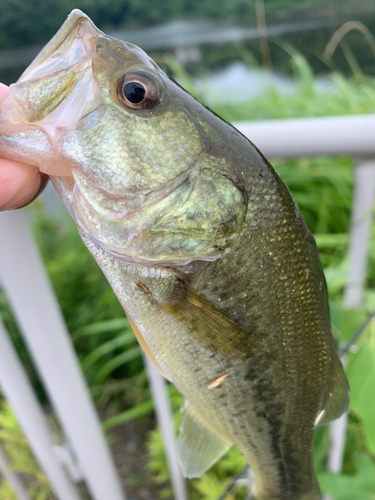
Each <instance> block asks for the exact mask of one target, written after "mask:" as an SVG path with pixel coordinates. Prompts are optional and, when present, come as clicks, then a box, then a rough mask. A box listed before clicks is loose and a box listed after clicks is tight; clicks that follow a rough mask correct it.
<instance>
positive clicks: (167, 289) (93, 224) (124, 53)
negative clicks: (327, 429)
mask: <svg viewBox="0 0 375 500" xmlns="http://www.w3.org/2000/svg"><path fill="white" fill-rule="evenodd" d="M125 82H127V83H125ZM129 83H130V84H131V88H132V89H133V90H132V92H131V93H129V92H127V90H126V89H128V88H129V87H127V85H129ZM133 91H134V92H133ZM133 95H134V96H136V98H135V100H134V99H133V97H132V96H133ZM129 99H130V100H129ZM132 99H133V100H132ZM0 155H1V156H4V157H7V158H10V159H17V160H21V161H24V162H26V163H29V164H32V165H37V166H38V167H39V168H40V169H41V170H42V171H43V172H45V173H47V174H49V175H50V176H51V178H52V182H53V184H54V186H55V187H56V189H57V191H58V193H59V194H60V196H61V197H62V199H63V201H64V203H65V205H66V207H67V209H68V211H69V213H70V215H71V216H72V218H73V220H74V221H75V223H76V224H77V226H78V229H79V231H80V234H81V237H82V239H83V241H84V243H85V244H86V246H87V247H88V249H89V250H90V252H91V253H92V255H93V256H94V258H95V259H96V261H97V262H98V264H99V266H100V267H101V269H102V270H103V272H104V274H105V276H106V277H107V279H108V281H109V282H110V284H111V286H112V288H113V290H114V291H115V293H116V295H117V297H118V299H119V301H120V302H121V304H122V306H123V307H124V310H125V312H126V314H127V315H128V318H129V321H130V323H131V326H132V328H133V330H134V333H135V335H136V337H137V339H138V341H139V342H140V344H141V346H142V348H143V349H144V351H145V353H146V354H147V355H148V356H149V357H150V359H151V360H152V362H153V363H154V364H155V366H156V367H157V369H158V370H159V371H160V372H161V373H162V374H163V375H164V376H165V377H166V378H168V379H169V380H170V381H172V382H173V383H175V385H176V387H177V388H178V390H179V391H180V392H181V393H182V394H183V395H184V397H185V405H184V417H183V420H182V424H181V427H180V432H179V437H178V442H177V445H178V454H179V460H180V465H181V468H182V471H183V473H184V475H185V476H186V477H197V476H200V475H201V474H203V473H204V472H205V471H206V470H207V469H209V467H211V466H212V465H213V464H214V463H215V462H216V461H217V460H218V459H219V458H220V457H221V456H222V455H223V454H224V453H225V451H226V450H227V449H228V448H229V447H230V446H231V445H235V446H237V447H238V448H239V450H240V451H241V452H242V453H243V455H244V457H245V458H246V460H247V461H248V462H249V464H250V465H251V467H252V469H253V471H254V477H255V482H254V485H253V488H252V498H253V499H254V500H320V499H321V495H320V492H319V486H318V484H317V481H316V478H315V475H314V470H313V434H314V426H315V424H316V423H317V422H319V423H326V422H329V421H330V420H333V419H334V418H337V417H338V416H340V415H341V414H342V413H343V412H344V411H345V410H346V408H347V406H348V386H347V382H346V379H345V375H344V373H343V370H342V366H341V364H340V361H339V359H338V357H337V354H336V352H335V348H334V342H333V339H332V335H331V331H330V319H329V309H328V301H327V290H326V284H325V279H324V275H323V271H322V267H321V265H320V262H319V256H318V251H317V247H316V244H315V241H314V239H313V237H312V235H311V234H310V232H309V230H308V228H307V226H306V224H305V222H304V221H303V219H302V216H301V214H300V212H299V210H298V207H297V205H296V203H295V202H294V200H293V198H292V196H291V194H290V192H289V190H288V188H287V187H286V186H285V184H284V183H283V182H282V180H281V179H280V178H279V176H278V175H277V173H276V172H275V171H274V169H273V168H272V166H271V165H270V164H269V163H268V162H267V160H266V159H265V158H264V157H263V155H262V154H261V153H260V152H259V150H258V149H257V148H256V147H255V146H254V145H253V144H252V143H251V142H249V141H248V140H247V139H246V138H245V137H243V136H242V135H241V134H240V133H239V132H238V131H237V130H236V129H234V128H233V127H232V126H230V125H229V124H227V123H226V122H224V121H223V120H221V119H220V118H219V117H218V116H217V115H215V114H214V113H212V112H211V111H210V110H209V109H208V108H206V107H205V106H204V105H203V104H202V103H200V102H199V101H197V100H196V99H194V98H193V97H192V96H191V95H189V94H188V93H187V92H185V91H184V90H183V89H182V88H181V87H179V86H178V85H177V84H176V83H175V82H173V81H172V80H170V79H169V78H168V76H167V75H166V74H165V73H163V71H161V70H160V68H158V66H157V65H156V64H155V63H154V61H152V60H151V59H150V58H149V57H148V56H147V55H146V54H145V53H144V52H143V51H142V50H141V49H139V48H138V47H136V46H134V45H132V44H129V43H126V42H122V41H119V40H115V39H113V38H111V37H108V36H106V35H105V34H104V33H103V32H101V31H100V30H98V29H97V28H96V27H95V26H94V25H93V23H92V22H91V21H90V19H89V18H88V17H87V16H86V15H85V14H83V13H82V12H81V11H78V10H75V11H73V12H72V13H71V14H70V16H69V17H68V19H67V21H66V22H65V23H64V25H63V26H62V28H61V29H60V31H59V32H58V33H57V34H56V35H55V37H54V38H53V39H52V40H51V42H50V43H49V44H48V45H47V46H46V47H45V48H44V49H43V51H42V52H41V54H39V56H38V57H37V58H36V59H35V61H34V62H33V63H32V64H31V65H30V66H29V68H27V69H26V71H25V72H24V73H23V75H22V76H21V78H20V79H19V81H18V82H16V83H15V84H13V85H11V87H10V90H9V93H8V95H7V96H6V98H5V99H4V100H3V102H2V103H1V107H0Z"/></svg>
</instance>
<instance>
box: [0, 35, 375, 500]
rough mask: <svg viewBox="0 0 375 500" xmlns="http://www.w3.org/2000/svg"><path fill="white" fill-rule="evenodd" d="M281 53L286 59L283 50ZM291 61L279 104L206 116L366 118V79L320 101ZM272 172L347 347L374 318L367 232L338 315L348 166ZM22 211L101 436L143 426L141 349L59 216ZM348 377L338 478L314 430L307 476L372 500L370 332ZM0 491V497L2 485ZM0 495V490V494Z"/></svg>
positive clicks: (218, 484) (217, 469) (307, 163)
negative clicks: (312, 244) (359, 272)
mask: <svg viewBox="0 0 375 500" xmlns="http://www.w3.org/2000/svg"><path fill="white" fill-rule="evenodd" d="M0 31H1V30H0ZM288 50H289V51H292V49H290V48H288ZM292 53H293V58H291V63H290V64H291V65H292V67H293V69H294V74H295V80H296V83H297V90H296V92H295V94H293V95H282V94H279V93H278V92H277V91H276V90H275V89H274V88H268V89H265V91H264V94H263V95H262V96H261V97H259V98H256V99H253V100H251V101H249V102H246V103H241V104H239V105H226V104H225V103H224V104H219V105H217V106H215V107H214V109H215V111H216V112H218V113H219V114H220V115H222V116H223V117H224V118H225V119H227V120H229V121H239V120H256V119H267V118H289V117H303V116H325V115H343V114H350V113H352V114H358V113H370V112H373V111H374V109H375V85H374V83H375V82H374V80H373V79H370V78H368V77H365V76H363V75H357V76H356V78H354V77H353V78H351V79H346V78H344V77H343V76H342V75H340V74H332V75H331V81H332V85H331V86H330V88H329V89H328V90H326V91H325V92H322V91H318V90H317V87H316V85H315V83H314V82H313V78H312V72H311V70H310V68H309V66H308V65H307V64H306V61H305V60H304V59H303V58H302V56H300V55H299V54H298V53H296V52H295V51H293V52H292ZM164 64H165V65H166V66H167V67H168V69H169V70H172V72H173V73H174V75H175V76H176V77H177V78H178V79H179V80H180V81H181V83H182V84H183V85H186V86H187V87H189V89H190V90H192V91H194V87H193V85H192V81H191V79H190V78H189V77H188V75H187V74H186V73H185V71H184V69H183V68H181V67H180V66H179V65H178V64H177V63H176V62H175V61H172V60H168V59H165V60H164ZM273 164H274V166H275V168H276V169H277V171H278V172H279V174H280V175H281V177H282V178H283V179H284V181H285V182H286V183H287V185H288V186H289V188H290V190H291V191H292V194H293V196H294V198H295V199H296V201H297V203H298V204H299V207H300V209H301V211H302V213H303V216H304V218H305V220H306V222H307V224H308V225H309V227H310V229H311V230H312V232H313V233H314V235H315V238H316V241H317V243H318V246H319V249H320V255H321V260H322V263H323V265H324V268H325V273H326V278H327V282H328V288H329V293H330V305H331V313H332V325H333V333H334V336H335V338H336V340H337V343H338V344H340V343H343V342H345V341H347V340H348V339H349V338H350V336H351V335H352V334H353V332H354V331H355V330H356V328H357V327H358V326H359V325H360V324H361V323H362V322H363V321H364V319H365V318H366V317H367V315H368V314H369V312H370V311H372V310H373V309H375V253H374V251H373V249H374V248H375V231H374V229H375V228H373V231H372V235H371V244H370V248H371V249H372V252H371V255H370V261H369V272H368V279H367V283H366V291H365V296H364V300H363V306H362V307H361V308H360V309H359V310H356V311H349V310H344V309H343V308H342V306H341V302H342V292H343V287H344V285H345V280H346V271H347V256H348V230H349V226H350V211H351V204H352V192H353V167H354V160H353V158H349V157H337V158H327V157H319V158H299V159H294V160H283V161H280V160H277V161H274V162H273ZM30 211H31V212H32V215H33V221H34V223H33V225H34V231H35V236H36V238H37V240H38V243H39V246H40V248H41V251H42V254H43V258H44V262H45V265H46V267H47V270H48V273H49V275H50V278H51V281H52V283H53V286H54V288H55V291H56V294H57V296H58V300H59V302H60V305H61V308H62V310H63V314H64V317H65V319H66V322H67V325H68V328H69V331H70V332H71V335H72V340H73V342H74V345H75V348H76V350H77V353H78V356H79V359H80V362H81V366H82V369H83V371H84V373H85V376H86V379H87V381H88V384H89V386H90V389H91V392H92V395H93V397H94V400H95V402H96V404H97V407H98V409H100V410H101V411H102V412H103V415H105V418H106V421H105V423H104V427H105V428H106V429H109V428H111V427H114V426H116V425H120V424H121V423H123V422H127V421H129V420H131V419H135V418H139V419H141V421H142V418H144V416H148V415H150V413H151V412H152V408H153V402H152V401H151V399H150V395H149V392H148V389H147V383H146V376H145V373H144V370H143V365H142V358H141V354H140V349H139V347H138V345H137V343H136V341H135V339H134V337H133V335H132V333H131V331H130V327H129V324H128V322H127V320H126V318H125V317H124V314H123V312H122V310H121V307H120V305H119V304H118V302H117V299H116V298H115V296H114V294H113V292H112V290H111V289H110V287H109V285H108V284H107V282H106V280H105V279H104V277H103V275H102V273H101V271H100V270H99V268H98V267H97V265H96V264H95V262H94V261H93V259H92V257H91V256H90V254H89V253H88V251H87V250H86V249H85V247H84V246H83V244H82V242H81V240H80V239H79V237H78V234H77V232H76V229H75V227H74V226H73V223H72V222H71V221H70V220H69V219H68V217H67V216H65V215H64V216H61V217H58V218H55V219H51V218H49V217H48V216H47V214H46V213H45V211H44V208H43V206H42V205H41V203H40V202H36V203H34V204H33V206H32V207H30ZM0 312H1V315H2V318H3V320H4V322H5V323H6V326H7V328H8V330H9V331H10V333H11V336H12V339H13V341H14V343H15V345H16V347H17V350H18V352H19V354H20V355H21V357H22V360H23V362H24V364H25V366H26V368H27V370H28V372H29V373H30V374H31V379H32V381H33V384H34V387H35V388H36V389H37V392H38V394H39V396H40V399H41V400H42V401H43V402H45V397H44V395H43V390H42V387H41V385H40V383H39V382H38V379H37V376H36V375H35V374H34V372H33V370H32V366H31V363H30V361H29V360H28V356H27V353H26V351H25V348H24V346H23V343H22V340H21V338H20V336H19V333H18V331H17V328H16V325H15V323H14V321H13V319H12V315H11V312H10V309H9V307H8V304H7V301H6V298H5V295H4V294H0ZM347 374H348V378H349V382H350V384H351V387H352V398H351V410H350V419H349V427H348V434H347V446H346V453H345V459H344V469H343V473H342V474H340V475H338V476H336V477H333V476H332V475H330V474H328V473H327V472H326V460H327V453H328V448H329V439H328V429H327V428H319V429H318V430H317V434H316V449H315V465H316V470H317V473H318V478H319V480H320V483H321V486H322V488H323V491H324V492H325V493H329V494H331V495H332V496H333V497H334V498H335V500H349V499H350V500H352V499H353V498H355V499H356V500H357V499H358V500H374V498H375V484H374V477H375V476H374V473H375V460H374V457H375V402H374V393H373V391H374V387H375V325H374V322H373V323H372V324H371V325H369V327H368V328H367V329H366V332H365V333H364V335H363V336H362V338H361V340H360V342H359V346H358V349H357V350H355V351H353V352H350V353H349V355H348V363H347ZM169 390H170V395H171V399H172V406H173V409H174V411H175V419H176V427H177V426H178V421H179V419H180V418H181V414H180V413H179V412H178V408H179V407H180V405H181V401H182V398H181V396H179V395H178V393H177V391H176V390H175V389H174V387H173V386H169ZM2 414H4V415H6V416H7V415H9V413H8V410H4V409H2V410H1V411H0V416H1V415H2ZM6 418H8V417H6ZM3 420H4V419H2V420H0V441H1V442H2V444H3V446H4V447H6V445H7V443H8V444H10V443H11V442H12V440H14V436H16V435H18V430H15V427H14V426H13V427H12V429H13V430H12V431H11V432H10V431H9V426H8V427H7V429H8V431H7V433H4V432H2V429H3V428H4V422H3ZM12 425H13V424H12ZM148 442H149V445H148V449H149V456H150V460H149V468H150V473H152V474H153V475H154V477H155V480H156V482H157V485H158V488H159V491H160V498H169V497H170V485H169V484H168V473H167V466H166V462H165V458H164V454H163V447H162V441H161V437H160V433H159V431H157V430H154V431H152V432H151V433H150V435H149V438H148ZM6 449H7V450H8V448H6ZM9 449H10V448H9ZM17 449H18V453H19V454H24V455H25V457H26V458H27V457H28V456H29V455H28V453H29V452H28V451H27V448H23V447H18V448H17ZM9 455H10V458H11V461H12V464H13V466H14V467H15V468H16V469H17V470H20V471H21V472H22V473H24V472H25V473H26V472H27V471H25V470H24V468H22V467H23V465H20V462H19V461H18V458H17V457H13V456H11V454H10V452H9ZM22 460H24V458H23V459H22ZM243 465H244V464H243V459H242V457H241V455H240V454H239V452H238V451H237V450H235V449H231V450H230V451H229V452H228V454H227V455H226V456H225V457H223V459H222V460H221V461H220V462H219V463H218V464H217V465H215V466H214V467H213V468H212V469H211V470H210V471H209V472H208V473H206V474H205V475H204V476H203V477H202V478H200V479H197V480H193V481H190V490H191V495H192V497H191V498H192V499H194V500H216V498H217V497H218V496H219V494H220V492H221V491H222V490H223V489H224V488H225V487H226V486H227V485H228V484H229V483H230V481H231V480H232V478H233V477H234V476H235V474H236V473H237V472H239V471H240V470H241V469H242V468H243ZM28 470H29V469H28ZM38 474H39V473H35V478H36V480H37V481H39V482H40V483H41V486H40V487H41V488H42V485H43V484H44V483H43V481H44V479H42V478H41V476H40V475H38ZM0 488H5V486H4V483H2V485H1V486H0ZM1 491H2V490H1V489H0V493H1ZM0 496H1V494H0ZM244 497H245V491H244V488H241V489H236V490H233V493H231V495H230V496H229V497H228V499H229V500H234V498H237V499H240V498H244ZM1 498H3V496H1ZM4 498H6V499H8V498H9V500H10V499H11V496H8V497H7V496H4ZM35 498H39V497H35ZM40 498H43V497H40Z"/></svg>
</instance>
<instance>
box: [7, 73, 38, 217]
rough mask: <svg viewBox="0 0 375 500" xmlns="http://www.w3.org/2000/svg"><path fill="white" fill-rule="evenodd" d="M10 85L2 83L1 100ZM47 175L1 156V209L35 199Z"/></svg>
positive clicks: (8, 208) (11, 208)
mask: <svg viewBox="0 0 375 500" xmlns="http://www.w3.org/2000/svg"><path fill="white" fill-rule="evenodd" d="M7 92H8V87H7V86H6V85H3V84H2V83H0V100H1V99H2V98H3V97H4V96H5V94H6V93H7ZM47 181H48V177H47V175H45V174H43V173H41V172H40V171H39V169H38V168H37V167H34V166H32V165H26V164H25V163H20V162H17V161H12V160H6V159H5V158H0V210H13V209H15V208H21V207H23V206H25V205H27V204H28V203H30V202H31V201H33V200H34V198H36V197H37V196H38V195H39V194H40V193H41V192H42V191H43V189H44V187H45V186H46V184H47Z"/></svg>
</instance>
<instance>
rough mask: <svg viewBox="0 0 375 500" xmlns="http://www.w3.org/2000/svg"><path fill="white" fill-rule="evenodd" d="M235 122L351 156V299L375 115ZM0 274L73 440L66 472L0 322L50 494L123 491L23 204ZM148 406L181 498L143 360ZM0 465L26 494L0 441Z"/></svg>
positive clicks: (1, 358)
mask: <svg viewBox="0 0 375 500" xmlns="http://www.w3.org/2000/svg"><path fill="white" fill-rule="evenodd" d="M236 126H237V128H238V129H239V130H240V131H241V132H242V133H243V134H244V135H246V136H247V137H248V138H249V139H250V140H251V141H252V142H254V143H255V144H256V145H257V147H258V148H259V149H260V150H261V151H262V152H263V153H264V154H265V156H266V157H269V158H273V157H297V156H311V155H340V154H346V155H353V156H356V157H357V158H358V159H357V162H356V168H355V194H354V202H353V217H352V228H351V234H350V249H349V275H348V281H347V286H346V289H345V297H344V305H345V306H348V307H349V306H350V307H357V306H359V305H360V302H361V297H362V292H363V287H364V280H365V270H366V260H367V252H368V241H369V231H370V225H371V208H372V204H373V201H374V197H375V115H368V116H351V117H340V118H316V119H315V118H314V119H299V120H279V121H268V122H254V123H239V124H237V125H236ZM0 235H1V245H0V283H1V285H2V286H3V287H4V289H5V291H6V293H7V295H8V298H9V300H10V303H11V305H12V308H13V311H14V314H15V317H16V319H17V322H18V325H19V327H20V330H21V332H22V335H23V337H24V339H25V341H26V344H27V346H28V349H29V351H30V354H31V357H32V359H33V361H34V363H35V366H36V368H37V370H38V372H39V375H40V377H41V380H42V382H43V384H44V386H45V388H46V390H47V393H48V396H49V399H50V402H51V403H52V406H53V407H54V410H55V411H56V414H57V416H58V418H59V421H60V424H61V428H62V430H63V432H64V433H65V436H66V438H67V440H68V441H69V443H70V445H71V447H72V450H73V457H74V458H73V460H75V464H76V470H75V472H74V473H73V474H70V477H69V476H68V474H67V473H66V472H65V470H64V468H63V466H62V464H61V463H60V462H59V458H58V455H57V454H54V449H55V445H53V442H52V438H51V435H50V431H49V429H48V426H47V424H46V422H45V418H44V415H43V411H42V409H41V408H40V405H39V403H38V401H37V399H36V397H35V395H34V393H33V390H32V388H31V385H30V383H29V382H28V380H27V377H26V375H25V372H24V369H23V367H22V365H21V363H20V361H19V359H18V357H17V354H16V353H15V350H14V348H13V346H12V344H11V342H10V340H9V337H8V335H7V333H6V331H5V328H4V325H2V323H0V386H1V388H2V390H3V393H4V395H5V397H6V398H7V399H8V401H9V402H10V404H11V405H12V407H13V409H14V410H15V412H16V414H17V417H18V420H19V422H20V425H21V427H22V428H23V430H24V432H25V435H26V436H27V438H28V440H29V443H30V446H31V448H32V450H33V452H34V455H35V457H36V459H37V460H38V462H39V464H40V466H41V468H42V470H43V471H44V472H45V474H46V476H47V478H48V480H49V483H50V486H51V489H52V490H53V491H54V493H55V495H56V497H57V498H58V499H59V500H75V499H76V500H78V499H79V498H80V495H79V493H78V490H77V488H76V486H75V485H74V482H75V481H77V480H78V479H79V478H80V477H82V478H83V479H84V480H85V482H86V484H87V486H88V489H89V491H90V494H91V496H92V498H93V499H94V500H108V499H109V498H110V499H111V500H125V493H124V492H123V490H122V487H121V484H120V480H119V477H118V473H117V471H116V469H115V466H114V462H113V459H112V457H111V456H110V453H109V449H108V447H107V445H106V442H105V438H104V435H103V433H102V430H101V428H100V423H99V419H98V417H97V414H96V411H95V408H94V406H93V403H92V401H91V398H90V395H89V392H88V389H87V387H86V385H85V382H84V379H83V376H82V372H81V370H80V367H79V363H78V360H77V357H76V354H75V352H74V350H73V347H72V343H71V341H70V337H69V335H68V332H67V330H66V327H65V324H64V321H63V318H62V315H61V313H60V310H59V307H58V304H57V303H56V300H55V296H54V292H53V290H52V288H51V286H50V284H49V280H48V277H47V276H46V273H45V270H44V267H43V264H42V262H41V259H40V257H39V254H38V251H37V249H36V247H35V243H34V241H33V238H32V236H31V233H30V230H29V227H28V222H27V219H26V216H25V214H24V213H22V211H18V212H7V213H1V214H0ZM146 367H147V370H148V373H149V380H150V388H151V392H152V395H153V397H154V401H155V407H156V416H157V419H158V422H159V425H160V427H161V429H162V433H163V437H164V440H165V443H166V447H165V449H166V454H167V457H168V465H169V470H170V476H171V482H172V486H173V490H174V496H175V500H187V498H188V496H187V491H186V486H185V483H184V480H183V478H182V476H181V472H180V470H179V468H178V467H177V460H176V450H175V439H174V435H173V430H172V425H171V411H170V407H169V401H168V398H167V396H166V394H167V393H166V390H165V382H164V379H163V378H162V377H161V376H160V375H159V373H158V372H157V371H156V370H154V369H153V368H152V367H150V366H149V364H148V363H146ZM345 433H346V425H345V417H343V418H342V419H340V420H339V421H338V423H335V424H333V426H332V432H331V436H332V446H331V452H330V460H329V468H330V470H331V471H332V472H338V471H339V470H340V469H341V463H342V454H343V448H344V442H345ZM0 470H1V471H2V472H3V474H4V475H5V477H6V478H7V480H8V481H9V483H10V484H11V485H12V487H13V489H14V491H15V493H16V495H17V498H18V499H19V500H27V499H28V496H27V494H26V493H25V492H24V490H23V488H22V485H21V484H20V480H19V478H17V476H16V475H15V474H14V472H12V471H10V470H9V468H8V467H7V458H6V456H5V454H4V452H3V451H2V450H1V449H0Z"/></svg>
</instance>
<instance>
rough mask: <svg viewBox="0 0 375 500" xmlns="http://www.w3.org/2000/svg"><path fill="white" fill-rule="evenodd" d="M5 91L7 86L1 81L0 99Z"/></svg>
mask: <svg viewBox="0 0 375 500" xmlns="http://www.w3.org/2000/svg"><path fill="white" fill-rule="evenodd" d="M7 92H8V87H7V86H6V85H4V84H3V83H0V99H2V98H3V97H4V96H5V94H6V93H7Z"/></svg>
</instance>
